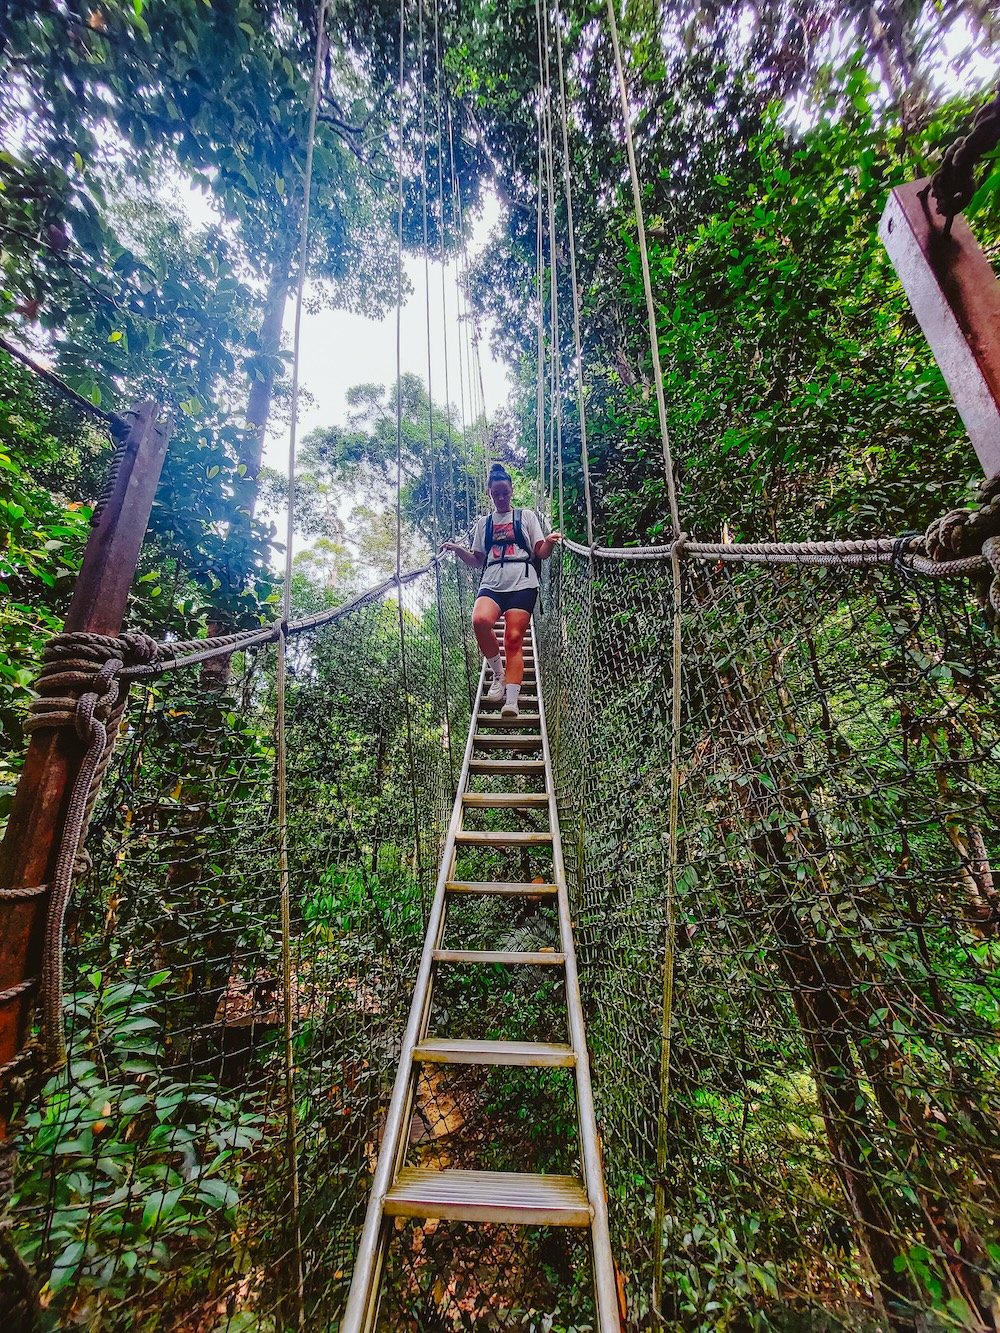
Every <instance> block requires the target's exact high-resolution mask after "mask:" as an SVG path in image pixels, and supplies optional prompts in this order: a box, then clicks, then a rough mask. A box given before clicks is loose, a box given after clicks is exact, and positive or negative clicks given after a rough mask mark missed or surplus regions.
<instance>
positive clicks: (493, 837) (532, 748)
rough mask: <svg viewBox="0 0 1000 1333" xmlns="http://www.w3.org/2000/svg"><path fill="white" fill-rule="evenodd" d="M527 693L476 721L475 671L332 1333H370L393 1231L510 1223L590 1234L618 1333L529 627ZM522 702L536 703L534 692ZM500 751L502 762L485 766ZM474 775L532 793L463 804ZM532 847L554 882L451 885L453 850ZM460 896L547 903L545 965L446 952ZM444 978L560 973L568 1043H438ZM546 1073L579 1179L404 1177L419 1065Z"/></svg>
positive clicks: (498, 953)
mask: <svg viewBox="0 0 1000 1333" xmlns="http://www.w3.org/2000/svg"><path fill="white" fill-rule="evenodd" d="M524 659H525V680H524V687H523V692H522V695H521V708H522V710H523V709H525V706H527V707H528V708H534V707H535V706H537V710H538V711H537V712H526V711H522V713H521V715H520V717H519V718H518V719H516V720H515V721H513V722H509V721H508V720H507V719H504V718H501V717H500V714H499V710H498V711H496V712H486V711H483V709H484V697H483V691H484V683H485V675H486V668H485V665H484V667H483V670H482V672H481V673H480V678H479V692H478V698H477V712H476V714H475V715H474V716H473V718H472V722H471V724H470V727H469V736H468V740H467V741H466V746H465V756H464V759H463V763H462V771H461V777H460V778H459V783H458V792H457V794H456V797H455V804H454V807H453V809H452V814H451V821H450V823H449V825H448V833H447V837H446V840H445V844H444V851H443V855H442V858H441V867H440V871H439V873H438V879H437V887H436V890H435V894H434V901H433V903H432V906H431V911H430V917H429V920H428V924H427V935H426V938H425V940H424V946H423V953H422V955H421V959H420V967H419V971H418V973H417V980H416V985H415V987H414V991H413V1001H412V1004H411V1007H410V1016H409V1020H408V1022H407V1026H406V1032H405V1034H404V1036H403V1042H402V1049H401V1051H400V1063H399V1069H398V1072H397V1075H396V1081H395V1086H394V1088H393V1093H392V1099H391V1101H390V1103H389V1110H388V1113H387V1117H386V1125H385V1132H384V1135H383V1139H382V1147H381V1151H380V1153H379V1159H378V1166H377V1168H376V1171H375V1178H374V1181H373V1185H372V1193H371V1197H370V1199H369V1202H368V1212H367V1215H366V1218H365V1224H364V1228H363V1231H362V1233H361V1239H360V1242H359V1245H358V1254H357V1261H356V1265H355V1269H354V1275H353V1279H352V1282H351V1289H350V1294H349V1296H348V1300H347V1306H346V1309H345V1311H344V1316H343V1319H342V1322H341V1324H340V1333H373V1331H374V1329H375V1327H376V1323H377V1320H378V1309H379V1297H380V1287H381V1276H382V1267H383V1262H384V1260H385V1256H386V1251H387V1247H388V1243H389V1239H390V1235H391V1232H392V1227H393V1224H394V1219H395V1218H396V1217H409V1218H417V1219H429V1218H437V1219H447V1220H454V1221H461V1222H473V1223H474V1222H486V1223H495V1222H503V1223H514V1224H522V1225H543V1226H556V1227H577V1228H585V1229H587V1230H588V1231H589V1233H590V1242H591V1245H590V1249H591V1255H592V1260H593V1272H594V1286H595V1298H596V1319H595V1322H594V1328H595V1331H596V1333H620V1329H621V1326H622V1325H621V1318H620V1315H619V1308H618V1291H617V1285H616V1279H615V1267H614V1263H613V1260H612V1257H611V1243H610V1238H609V1234H608V1213H607V1199H606V1195H605V1190H604V1177H603V1171H602V1167H601V1156H600V1147H599V1144H598V1138H597V1125H596V1121H595V1118H594V1102H593V1095H592V1091H591V1083H590V1065H589V1061H588V1058H587V1045H586V1036H585V1033H584V1025H583V1011H582V1007H581V1003H580V989H579V982H578V979H577V969H576V955H575V952H574V947H573V931H572V924H571V920H570V911H569V899H568V895H567V891H566V876H565V871H564V867H563V858H562V848H561V845H560V840H559V818H558V811H557V808H556V799H555V791H554V787H553V782H552V765H551V760H550V755H549V745H548V739H547V736H546V731H545V708H544V704H543V701H542V691H541V688H540V680H539V675H538V666H537V663H536V660H535V653H534V635H533V626H532V627H531V628H529V630H528V633H527V634H526V636H525V645H524ZM532 690H533V692H532ZM498 750H509V751H511V753H513V754H514V755H515V757H514V758H510V759H499V758H496V757H494V756H495V754H496V752H497V751H498ZM475 774H485V775H491V776H502V775H507V774H511V775H520V774H534V775H536V776H539V777H544V791H542V792H518V791H509V792H488V793H479V792H473V791H471V790H469V787H470V779H471V777H472V776H473V775H475ZM491 808H492V809H532V808H533V809H541V810H547V813H548V820H549V829H548V831H546V832H530V833H506V832H476V831H473V830H467V829H465V827H464V816H465V814H466V812H467V811H469V810H471V809H491ZM525 845H535V846H541V847H543V848H545V849H551V855H552V866H553V882H552V883H549V884H539V883H537V882H535V883H496V882H491V883H486V882H471V881H459V880H457V879H455V873H456V861H457V858H458V855H459V853H460V850H461V849H462V848H463V847H469V846H472V847H494V848H496V847H505V848H510V847H523V846H525ZM457 895H480V896H483V897H485V896H489V895H504V896H518V895H520V896H524V897H532V898H537V897H538V896H542V897H544V896H548V898H549V899H550V901H551V900H554V901H555V903H556V906H557V915H558V925H559V949H558V951H547V952H511V951H507V950H490V951H484V950H462V949H445V948H443V947H442V943H443V940H444V932H445V924H446V920H447V915H448V905H449V902H451V901H454V900H455V898H456V896H457ZM455 964H463V965H466V966H477V965H479V966H482V965H495V964H502V965H504V966H508V967H517V966H518V965H524V964H530V965H536V966H537V965H544V966H546V967H552V968H556V967H558V968H561V969H563V971H564V979H565V994H566V1017H567V1037H568V1040H567V1042H566V1043H564V1044H557V1043H553V1042H531V1041H511V1042H504V1041H473V1040H469V1039H460V1040H456V1039H451V1038H442V1037H435V1036H434V1035H433V1033H432V1032H431V1031H430V1024H431V1001H432V996H433V990H434V981H435V977H436V975H437V973H438V970H439V969H440V968H444V967H449V966H452V965H455ZM431 1063H433V1064H474V1065H520V1066H525V1065H533V1066H548V1067H552V1066H556V1067H562V1068H567V1069H572V1070H573V1071H574V1075H575V1078H574V1084H575V1092H576V1111H577V1122H578V1127H579V1146H580V1158H581V1162H580V1167H581V1172H580V1178H577V1177H575V1176H565V1175H563V1176H559V1175H538V1174H522V1173H519V1172H494V1171H467V1170H457V1169H445V1170H430V1169H426V1168H420V1167H408V1166H406V1165H405V1158H406V1154H407V1147H408V1137H409V1123H410V1116H411V1114H412V1108H413V1104H414V1096H415V1092H416V1085H417V1079H418V1076H419V1073H420V1069H421V1067H422V1066H423V1065H426V1064H431Z"/></svg>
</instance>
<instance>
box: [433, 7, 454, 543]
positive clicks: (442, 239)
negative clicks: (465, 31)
mask: <svg viewBox="0 0 1000 1333" xmlns="http://www.w3.org/2000/svg"><path fill="white" fill-rule="evenodd" d="M431 12H432V14H433V16H434V93H435V105H434V121H435V133H436V139H437V143H436V147H437V186H438V228H439V248H438V254H439V263H440V267H441V333H442V351H443V353H444V414H445V415H444V420H445V458H446V461H447V466H448V490H449V493H450V495H451V499H450V501H449V502H448V536H449V538H451V539H454V537H455V508H456V505H457V497H456V495H455V459H454V453H453V446H452V438H451V385H450V383H449V374H448V360H449V358H448V308H447V300H446V262H445V261H446V253H447V250H446V232H447V229H446V225H445V213H444V125H443V122H442V119H441V99H442V88H441V32H440V22H439V15H438V0H432V9H431Z"/></svg>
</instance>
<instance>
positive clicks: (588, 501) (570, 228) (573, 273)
mask: <svg viewBox="0 0 1000 1333" xmlns="http://www.w3.org/2000/svg"><path fill="white" fill-rule="evenodd" d="M554 26H555V30H556V68H557V70H558V73H559V120H560V127H561V129H562V148H563V186H564V188H565V192H566V234H567V238H568V243H569V283H570V292H571V294H572V302H573V351H574V355H575V357H576V395H577V410H578V412H579V414H580V463H581V467H582V470H583V502H584V506H585V508H586V515H587V545H588V546H593V545H594V504H593V497H592V495H591V487H590V455H589V451H588V449H587V407H586V401H585V394H584V385H583V339H582V337H581V334H580V285H579V282H578V280H577V269H576V226H575V223H574V220H573V181H572V174H571V170H570V156H569V116H568V113H567V108H566V69H565V65H564V63H563V52H562V16H561V14H560V12H559V3H558V0H556V5H555V25H554Z"/></svg>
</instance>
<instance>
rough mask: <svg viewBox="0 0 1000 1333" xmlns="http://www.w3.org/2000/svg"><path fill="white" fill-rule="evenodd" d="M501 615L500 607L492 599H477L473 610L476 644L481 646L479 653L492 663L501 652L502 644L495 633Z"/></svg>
mask: <svg viewBox="0 0 1000 1333" xmlns="http://www.w3.org/2000/svg"><path fill="white" fill-rule="evenodd" d="M499 614H500V607H499V606H498V605H497V603H496V602H495V601H494V600H493V598H492V597H477V598H476V601H475V605H474V606H473V608H472V632H473V634H474V635H475V636H476V643H478V644H479V651H480V652H481V653H482V655H483V656H484V657H485V658H486V660H487V662H490V661H492V660H493V658H495V657H496V656H498V654H499V652H500V644H499V643H498V642H497V636H496V635H495V634H494V632H493V626H494V625H495V624H496V623H497V617H498V616H499Z"/></svg>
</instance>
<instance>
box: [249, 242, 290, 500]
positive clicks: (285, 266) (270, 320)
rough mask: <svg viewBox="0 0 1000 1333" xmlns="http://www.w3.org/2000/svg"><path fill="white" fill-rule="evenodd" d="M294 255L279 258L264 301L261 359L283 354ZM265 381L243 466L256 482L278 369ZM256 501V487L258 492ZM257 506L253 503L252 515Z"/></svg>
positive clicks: (253, 407) (259, 387)
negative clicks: (284, 327) (286, 310)
mask: <svg viewBox="0 0 1000 1333" xmlns="http://www.w3.org/2000/svg"><path fill="white" fill-rule="evenodd" d="M290 268H291V254H290V253H289V252H288V251H287V249H286V250H285V251H283V252H282V253H280V254H278V255H277V256H276V258H275V261H274V265H273V267H272V269H271V277H270V281H269V282H268V284H267V296H266V298H265V301H264V319H263V321H262V323H261V326H260V335H259V339H258V341H259V349H260V354H261V356H266V357H268V358H273V357H276V356H277V355H278V353H279V352H280V351H281V330H282V328H283V326H284V322H285V306H286V305H287V304H288V290H289V282H290V273H289V270H290ZM260 374H261V377H260V378H258V377H256V376H255V377H254V378H253V379H252V380H251V381H250V394H249V397H248V399H247V428H246V434H245V435H244V437H243V448H242V449H241V451H240V462H241V463H242V464H243V466H244V467H245V468H246V470H247V477H248V478H249V480H250V481H255V480H256V478H257V474H258V473H259V472H260V467H261V461H262V459H263V456H264V436H265V434H266V433H267V423H268V419H269V417H270V415H271V401H272V399H273V397H274V379H275V375H274V368H273V366H270V367H268V368H267V369H265V370H263V371H262V372H261V373H260ZM254 491H255V495H254V498H256V487H255V488H254ZM252 512H253V502H252V501H251V513H252Z"/></svg>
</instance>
